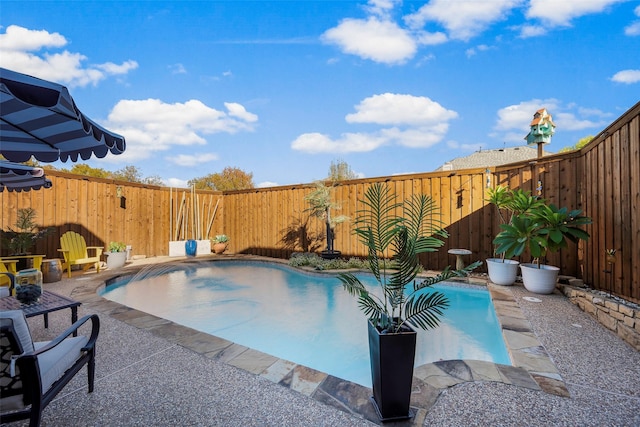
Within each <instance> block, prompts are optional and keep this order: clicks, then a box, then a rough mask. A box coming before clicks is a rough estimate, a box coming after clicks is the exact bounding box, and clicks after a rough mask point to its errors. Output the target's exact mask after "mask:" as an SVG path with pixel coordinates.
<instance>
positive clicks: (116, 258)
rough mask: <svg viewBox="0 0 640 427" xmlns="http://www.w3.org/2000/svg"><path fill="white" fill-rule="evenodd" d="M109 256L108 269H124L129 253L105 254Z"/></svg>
mask: <svg viewBox="0 0 640 427" xmlns="http://www.w3.org/2000/svg"><path fill="white" fill-rule="evenodd" d="M105 253H106V255H107V268H109V269H113V268H120V267H124V264H125V262H126V261H127V253H126V252H105Z"/></svg>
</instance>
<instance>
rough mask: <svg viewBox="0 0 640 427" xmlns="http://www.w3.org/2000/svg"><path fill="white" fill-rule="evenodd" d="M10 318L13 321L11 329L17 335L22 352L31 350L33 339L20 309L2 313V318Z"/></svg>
mask: <svg viewBox="0 0 640 427" xmlns="http://www.w3.org/2000/svg"><path fill="white" fill-rule="evenodd" d="M7 319H8V320H10V321H11V322H12V323H13V329H14V330H15V332H16V336H17V337H18V342H19V343H20V347H21V350H22V352H23V353H26V352H28V351H33V350H34V347H33V339H32V338H31V331H30V330H29V324H28V323H27V319H26V318H25V317H24V312H23V311H22V310H7V311H5V312H3V313H2V320H3V321H5V320H7Z"/></svg>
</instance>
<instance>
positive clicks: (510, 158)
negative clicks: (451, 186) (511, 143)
mask: <svg viewBox="0 0 640 427" xmlns="http://www.w3.org/2000/svg"><path fill="white" fill-rule="evenodd" d="M543 154H544V155H546V154H549V153H548V152H546V151H545V152H543ZM537 157H538V148H537V147H526V146H521V147H511V148H500V149H496V150H480V151H476V152H475V153H473V154H471V155H469V156H466V157H458V158H456V159H453V160H450V161H448V162H446V163H445V164H444V165H442V166H440V167H439V168H438V169H436V171H450V170H456V169H475V168H484V167H490V166H499V165H506V164H508V163H515V162H520V161H523V160H531V159H535V158H537Z"/></svg>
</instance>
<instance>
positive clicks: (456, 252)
mask: <svg viewBox="0 0 640 427" xmlns="http://www.w3.org/2000/svg"><path fill="white" fill-rule="evenodd" d="M449 253H450V254H451V255H455V256H456V270H462V269H463V268H464V259H463V258H462V257H463V256H465V255H471V253H472V252H471V251H470V250H469V249H449Z"/></svg>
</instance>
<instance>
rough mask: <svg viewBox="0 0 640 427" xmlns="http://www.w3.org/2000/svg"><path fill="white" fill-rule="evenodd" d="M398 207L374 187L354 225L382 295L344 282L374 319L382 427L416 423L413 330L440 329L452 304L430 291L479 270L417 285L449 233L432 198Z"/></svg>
mask: <svg viewBox="0 0 640 427" xmlns="http://www.w3.org/2000/svg"><path fill="white" fill-rule="evenodd" d="M396 200H397V198H396V195H395V194H392V193H391V192H390V190H389V188H388V187H387V186H386V185H385V184H383V183H375V184H373V185H372V186H371V187H369V188H368V189H367V191H366V193H365V197H364V200H360V203H361V204H363V205H364V208H363V209H361V210H359V211H358V217H357V220H356V223H355V225H356V228H355V234H356V235H357V236H358V238H359V240H360V241H361V242H362V243H363V244H364V245H365V246H366V248H367V252H368V256H367V261H368V265H369V268H370V269H371V272H372V273H373V275H374V276H375V279H376V281H377V283H378V285H379V286H378V288H377V290H376V291H372V292H370V291H369V290H368V289H367V288H366V287H365V286H364V284H363V283H362V282H361V281H360V279H359V278H358V277H357V276H355V275H354V274H351V273H343V274H340V275H339V276H338V277H339V279H340V281H341V282H342V284H343V286H344V288H345V289H346V290H347V291H348V292H349V293H350V294H352V295H354V296H356V297H357V298H358V304H359V306H360V308H361V309H362V311H363V312H364V314H365V315H366V316H367V317H368V330H369V332H368V335H369V353H370V359H371V377H372V383H373V397H372V403H373V405H374V407H375V409H376V411H377V413H378V415H379V416H380V418H381V419H382V420H383V421H389V420H398V419H405V418H409V417H411V416H412V415H411V413H410V401H411V384H412V380H413V365H414V359H415V347H416V332H415V329H414V327H418V328H421V329H425V330H426V329H430V328H434V327H436V326H437V325H438V323H439V321H440V318H441V316H442V315H443V311H444V310H445V309H446V308H447V307H448V305H449V302H448V300H447V298H446V297H445V296H444V295H443V294H442V293H440V292H429V291H428V290H427V289H426V288H429V287H430V286H431V285H433V284H435V283H438V282H441V281H443V280H446V279H449V278H451V277H453V276H461V277H465V276H466V275H467V274H468V273H470V272H471V271H472V270H473V269H474V268H476V267H477V266H478V265H479V264H480V263H479V262H476V263H474V264H471V265H469V266H468V267H466V268H464V269H462V270H455V271H454V270H451V269H449V268H447V269H445V270H444V271H443V272H442V273H441V274H439V275H437V276H436V277H431V278H427V279H418V278H417V275H418V273H419V272H420V271H421V269H422V267H421V265H420V261H419V255H420V254H422V253H426V252H434V251H437V250H438V248H440V247H441V246H442V245H443V244H444V242H443V239H444V238H445V237H447V233H446V232H445V231H444V230H443V229H442V228H441V227H440V222H439V221H438V220H437V219H436V218H437V217H436V215H437V208H436V206H435V204H434V202H433V200H432V199H431V198H430V197H429V196H425V195H415V196H413V198H411V199H409V200H407V201H405V202H404V203H398V202H397V201H396ZM389 259H390V260H391V261H392V262H393V263H394V265H393V267H392V268H390V266H389Z"/></svg>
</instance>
